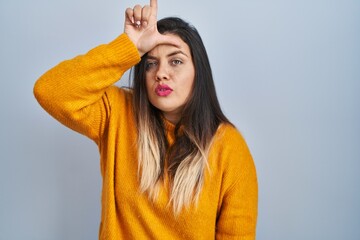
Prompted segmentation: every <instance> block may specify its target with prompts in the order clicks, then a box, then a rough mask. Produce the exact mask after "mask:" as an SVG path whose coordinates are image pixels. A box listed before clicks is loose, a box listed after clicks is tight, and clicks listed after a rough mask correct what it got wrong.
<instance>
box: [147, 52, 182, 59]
mask: <svg viewBox="0 0 360 240" xmlns="http://www.w3.org/2000/svg"><path fill="white" fill-rule="evenodd" d="M177 54H182V55H184V56H186V57H189V56H188V55H186V54H185V53H184V52H183V51H181V50H177V51H174V52H171V53H169V54H168V55H166V57H171V56H174V55H177ZM147 58H150V59H157V57H155V56H151V55H148V56H147Z"/></svg>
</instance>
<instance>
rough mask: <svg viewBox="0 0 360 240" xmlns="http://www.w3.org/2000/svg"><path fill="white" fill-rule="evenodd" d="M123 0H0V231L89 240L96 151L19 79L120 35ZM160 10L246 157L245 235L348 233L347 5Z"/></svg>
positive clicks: (358, 75) (356, 65)
mask: <svg viewBox="0 0 360 240" xmlns="http://www.w3.org/2000/svg"><path fill="white" fill-rule="evenodd" d="M135 3H136V2H135V1H130V0H126V1H120V0H118V1H115V0H104V1H99V0H98V1H95V0H86V1H85V0H61V1H51V0H46V1H45V0H32V1H25V0H14V1H10V0H7V1H5V0H1V2H0V33H1V38H0V43H1V44H0V67H1V88H0V109H1V117H0V121H1V124H0V134H1V135H0V160H1V167H0V239H1V240H8V239H28V240H32V239H33V240H41V239H44V240H48V239H59V240H63V239H97V236H98V225H99V220H100V191H101V177H100V171H99V154H98V152H97V147H96V145H95V144H94V143H93V142H91V141H90V140H88V139H86V138H85V137H83V136H81V135H80V134H77V133H75V132H72V131H71V130H68V129H67V128H65V127H63V126H62V125H60V124H59V123H58V122H56V121H55V120H54V119H53V118H52V117H50V116H49V115H47V113H45V111H43V110H42V109H41V108H40V106H39V105H38V104H37V102H36V101H35V99H34V97H33V94H32V88H33V84H34V82H35V81H36V79H37V78H38V77H39V76H40V75H41V74H42V73H44V72H45V71H46V70H48V69H49V68H51V67H52V66H54V65H55V64H57V63H58V62H60V61H62V60H64V59H67V58H71V57H73V56H75V55H78V54H81V53H85V52H86V51H87V50H89V49H91V48H92V47H94V46H97V45H98V44H101V43H106V42H109V41H111V40H112V39H113V38H115V37H116V36H117V35H118V34H120V33H121V32H122V31H123V12H124V11H125V8H126V7H128V6H133V5H135ZM140 3H142V4H144V3H147V2H145V1H142V2H140ZM172 15H176V16H181V17H183V18H184V19H187V20H189V21H190V22H192V23H193V24H194V25H195V26H196V27H197V28H198V30H199V31H200V33H201V35H202V37H203V39H204V42H205V45H206V47H207V49H208V53H209V57H210V60H211V63H212V67H213V72H214V76H215V81H216V86H217V91H218V96H219V99H220V101H221V105H222V107H223V109H224V111H225V113H226V114H227V116H228V117H229V118H230V119H231V120H232V121H233V122H234V123H235V124H236V126H237V127H238V128H239V129H240V130H241V132H242V133H243V135H244V136H245V138H246V140H247V142H248V145H249V147H250V149H251V151H252V153H253V157H254V160H255V163H256V166H257V171H258V179H259V187H260V191H259V197H260V198H259V218H258V228H257V236H258V237H257V239H259V240H319V239H324V240H339V239H352V240H359V239H360V177H359V172H360V144H359V143H360V95H359V92H360V44H359V43H360V1H358V0H337V1H335V0H311V1H310V0H293V1H285V0H273V1H265V0H236V1H235V0H233V1H230V0H222V1H205V0H198V1H194V0H191V1H190V0H182V1H172V0H166V1H165V0H159V17H164V16H172ZM124 82H125V81H124Z"/></svg>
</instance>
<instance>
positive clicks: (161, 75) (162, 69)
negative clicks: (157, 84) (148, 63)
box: [156, 64, 169, 81]
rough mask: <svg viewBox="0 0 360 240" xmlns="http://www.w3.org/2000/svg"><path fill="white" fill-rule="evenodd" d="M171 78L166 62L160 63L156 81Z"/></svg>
mask: <svg viewBox="0 0 360 240" xmlns="http://www.w3.org/2000/svg"><path fill="white" fill-rule="evenodd" d="M163 80H169V71H168V68H167V67H166V66H164V64H159V67H158V69H157V72H156V81H163Z"/></svg>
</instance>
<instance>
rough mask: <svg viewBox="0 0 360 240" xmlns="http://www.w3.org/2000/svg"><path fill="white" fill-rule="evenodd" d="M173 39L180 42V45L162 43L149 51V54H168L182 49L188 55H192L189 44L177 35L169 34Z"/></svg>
mask: <svg viewBox="0 0 360 240" xmlns="http://www.w3.org/2000/svg"><path fill="white" fill-rule="evenodd" d="M167 36H169V37H170V38H172V40H175V41H176V42H177V43H178V46H174V45H171V44H160V45H157V46H156V47H154V48H153V49H152V50H151V51H149V52H148V55H149V56H154V57H158V56H161V55H167V54H168V53H171V52H174V51H178V50H181V51H182V52H184V53H185V54H186V55H187V56H189V57H190V56H191V53H190V48H189V46H188V45H187V44H186V43H185V42H184V41H183V40H182V39H181V38H180V37H179V36H177V35H174V34H167Z"/></svg>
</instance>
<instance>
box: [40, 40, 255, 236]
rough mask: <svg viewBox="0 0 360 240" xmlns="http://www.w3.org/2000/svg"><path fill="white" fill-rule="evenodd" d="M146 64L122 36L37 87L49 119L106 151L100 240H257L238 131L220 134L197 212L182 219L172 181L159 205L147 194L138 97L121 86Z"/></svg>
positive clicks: (251, 181) (246, 155) (248, 166)
mask: <svg viewBox="0 0 360 240" xmlns="http://www.w3.org/2000/svg"><path fill="white" fill-rule="evenodd" d="M139 61H140V56H139V54H138V51H137V49H136V47H135V46H134V45H133V43H132V42H131V41H130V40H129V38H128V37H127V35H126V34H122V35H120V36H119V37H118V38H116V39H115V40H114V41H112V42H111V43H109V44H103V45H100V46H98V47H96V48H94V49H92V50H91V51H89V52H88V53H87V54H84V55H80V56H77V57H75V58H73V59H71V60H67V61H64V62H62V63H60V64H59V65H57V66H55V67H54V68H52V69H51V70H49V71H48V72H46V73H45V74H44V75H43V76H42V77H41V78H40V79H39V80H38V81H37V82H36V84H35V87H34V94H35V97H36V98H37V100H38V102H39V103H40V104H41V106H42V107H43V108H44V109H45V110H46V111H47V112H48V113H49V114H51V115H52V116H53V117H54V118H56V119H57V120H58V121H60V122H61V123H63V124H64V125H66V126H68V127H69V128H71V129H73V130H75V131H77V132H79V133H81V134H83V135H86V136H87V137H89V138H91V139H92V140H93V141H94V142H95V143H96V144H97V146H98V148H99V151H100V166H101V175H102V179H103V182H102V198H101V206H102V209H101V223H100V229H99V239H104V240H105V239H106V240H109V239H127V240H128V239H140V240H141V239H196V240H200V239H207V240H208V239H242V240H251V239H255V230H256V220H257V201H258V200H257V194H258V189H257V179H256V171H255V166H254V162H253V159H252V157H251V154H250V152H249V149H248V147H247V145H246V143H245V141H244V139H243V137H242V136H241V134H240V133H239V132H238V131H237V130H236V129H235V128H234V127H233V126H231V125H222V126H221V127H219V129H218V131H217V132H216V135H215V140H214V143H213V145H212V147H211V149H210V153H209V159H208V161H209V170H207V171H206V174H205V182H204V187H203V189H202V192H201V194H200V198H199V202H198V204H197V205H195V204H193V205H191V206H189V207H188V208H184V209H183V210H182V212H181V213H180V215H178V216H175V215H174V214H173V211H172V208H171V206H169V187H168V176H167V175H166V174H165V177H164V183H163V185H162V187H161V191H160V194H159V197H158V199H157V200H156V201H155V202H153V201H151V200H150V199H149V198H148V196H147V195H146V194H142V193H140V191H139V177H138V161H137V130H136V124H135V119H134V114H133V105H132V93H131V91H130V90H125V89H121V88H118V87H116V86H114V83H116V82H117V81H118V80H119V79H120V78H121V76H122V75H123V73H124V72H125V71H126V70H128V69H129V68H131V67H132V66H134V65H135V64H137V63H138V62H139ZM166 131H167V136H168V140H169V141H170V142H172V141H173V140H174V134H173V131H174V125H172V124H171V123H170V122H168V123H167V124H166Z"/></svg>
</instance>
